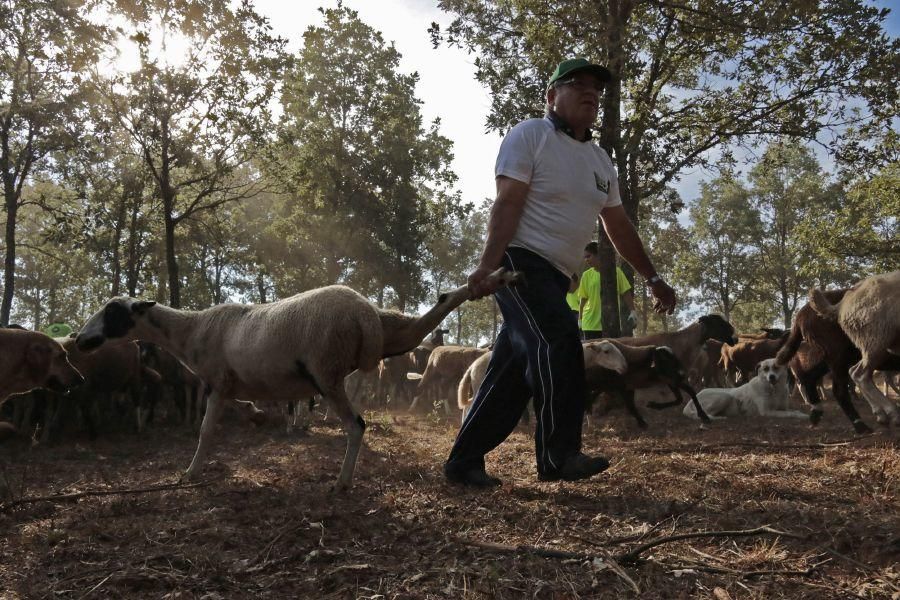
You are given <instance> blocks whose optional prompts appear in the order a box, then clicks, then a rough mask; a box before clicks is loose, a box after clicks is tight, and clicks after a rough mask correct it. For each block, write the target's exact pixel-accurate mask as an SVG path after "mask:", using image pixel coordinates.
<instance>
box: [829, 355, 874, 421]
mask: <svg viewBox="0 0 900 600" xmlns="http://www.w3.org/2000/svg"><path fill="white" fill-rule="evenodd" d="M831 392H832V394H834V398H835V400H837V403H838V405H840V407H841V410H843V411H844V414H845V415H847V418H848V419H850V422H851V423H852V424H853V429H854V430H856V433H872V429H871V428H870V427H869V426H868V425H866V424H865V423H864V422H863V420H862V418H860V416H859V413H858V412H856V407H855V406H853V402H851V400H850V377H849V375H848V373H847V371H846V370H842V369H840V368H837V369H831Z"/></svg>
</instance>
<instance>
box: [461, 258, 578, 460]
mask: <svg viewBox="0 0 900 600" xmlns="http://www.w3.org/2000/svg"><path fill="white" fill-rule="evenodd" d="M503 266H504V267H506V268H507V269H512V270H514V271H520V272H522V273H523V274H524V283H523V284H520V285H518V286H515V287H507V288H501V289H500V290H499V291H497V293H496V298H497V303H498V304H499V305H500V312H501V313H502V314H503V326H502V327H501V328H500V332H499V334H498V335H497V340H496V342H495V344H494V350H493V354H492V355H491V361H490V364H489V365H488V370H487V373H486V375H485V378H484V381H483V382H482V384H481V387H480V388H479V390H478V393H477V395H476V396H475V399H474V401H473V402H472V407H471V409H470V410H469V413H468V415H467V416H466V419H465V420H464V421H463V424H462V427H461V428H460V430H459V433H458V434H457V437H456V442H455V443H454V444H453V448H452V450H451V451H450V456H449V458H448V459H447V463H446V465H445V467H444V468H445V470H446V471H447V472H448V473H449V472H463V471H466V470H468V469H471V468H476V467H481V468H484V455H485V454H487V453H488V452H490V451H491V450H493V449H494V448H496V447H497V446H498V445H500V443H501V442H502V441H503V440H505V439H506V438H507V437H508V436H509V434H510V433H512V431H513V429H514V428H515V427H516V424H517V423H518V421H519V418H520V417H521V416H522V411H523V410H524V409H525V406H526V404H527V402H528V399H529V398H533V399H534V414H535V417H536V419H535V420H536V422H537V423H536V428H535V436H534V445H535V455H536V459H537V468H538V473H553V472H556V471H557V470H558V469H560V467H561V465H562V464H563V462H564V461H565V459H566V458H568V457H569V456H572V455H575V454H577V453H579V452H580V451H581V425H582V420H583V418H584V386H585V384H584V351H583V350H582V347H581V341H580V339H579V334H578V327H577V322H575V321H573V319H572V311H571V309H570V308H569V306H568V304H567V303H566V300H565V296H566V291H567V290H568V287H569V279H568V278H567V277H566V276H565V275H563V274H562V273H561V272H560V271H559V270H558V269H556V268H555V267H554V266H553V265H551V264H550V263H549V262H548V261H547V260H546V259H544V258H542V257H541V256H539V255H537V254H535V253H533V252H530V251H528V250H525V249H522V248H509V249H508V250H507V252H506V255H505V257H504V260H503Z"/></svg>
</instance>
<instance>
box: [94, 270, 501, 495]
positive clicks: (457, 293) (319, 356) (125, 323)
mask: <svg viewBox="0 0 900 600" xmlns="http://www.w3.org/2000/svg"><path fill="white" fill-rule="evenodd" d="M494 276H495V277H498V278H499V279H500V280H501V282H509V281H511V280H512V279H513V278H514V277H513V276H512V275H511V274H509V273H505V272H502V271H498V272H497V273H495V274H494ZM469 298H471V293H470V292H469V289H468V288H467V287H465V286H464V287H461V288H458V289H456V290H454V291H452V292H450V293H448V294H442V295H441V298H440V299H439V301H438V303H437V305H436V306H435V307H434V308H432V309H431V310H430V311H428V312H427V313H426V314H424V315H422V316H409V315H404V314H402V313H399V312H396V311H387V310H383V309H380V308H378V307H377V306H375V305H373V304H372V303H371V302H369V301H368V300H367V299H366V298H365V297H363V296H362V295H360V294H359V293H357V292H355V291H353V290H351V289H350V288H347V287H344V286H339V285H335V286H328V287H324V288H320V289H315V290H310V291H308V292H303V293H301V294H297V295H296V296H292V297H290V298H285V299H283V300H279V301H276V302H272V303H269V304H258V305H240V304H222V305H218V306H213V307H211V308H208V309H206V310H202V311H199V312H193V311H184V310H176V309H172V308H168V307H165V306H161V305H158V304H156V303H155V302H145V301H139V300H135V299H133V298H113V299H112V300H110V301H108V302H107V303H106V304H105V305H104V306H103V308H101V309H100V310H99V311H98V312H97V313H96V314H95V315H94V316H92V317H91V318H90V319H89V320H88V322H87V323H86V324H85V325H84V327H83V328H82V330H81V333H80V334H79V335H78V337H77V339H76V342H77V344H78V346H79V348H82V349H84V350H89V349H92V348H97V347H99V346H100V345H102V344H103V343H104V342H105V341H106V340H108V339H117V338H125V339H143V340H146V341H149V342H153V343H155V344H157V345H159V346H162V347H163V348H165V349H166V350H168V351H169V352H171V353H172V354H174V355H175V356H176V357H177V358H178V359H179V360H181V361H182V362H183V363H185V364H186V365H187V366H188V367H189V368H190V369H191V370H192V371H194V372H195V373H196V374H197V375H198V376H199V377H200V378H201V379H202V380H203V381H204V382H205V383H206V385H207V391H208V392H209V393H208V395H207V407H206V414H205V416H204V417H203V424H202V426H201V428H200V441H199V443H198V445H197V451H196V453H195V454H194V458H193V460H192V461H191V464H190V466H189V467H188V469H187V472H186V473H185V474H184V476H183V479H187V480H189V479H193V478H195V477H196V476H197V474H198V473H199V472H200V469H201V468H202V464H203V462H204V461H205V458H206V454H207V452H208V451H209V447H210V440H211V439H212V434H213V430H214V428H215V425H216V423H217V421H218V419H219V416H220V414H221V412H222V404H223V402H224V401H225V400H226V399H232V398H242V399H249V400H254V399H267V400H278V401H281V402H284V401H287V400H293V399H297V398H308V397H310V396H312V395H313V394H315V393H319V394H321V395H322V396H324V397H325V399H326V400H327V402H328V403H329V405H330V406H331V407H332V408H333V409H334V411H335V413H336V414H337V415H338V417H339V418H340V419H341V422H342V424H343V427H344V430H345V431H346V432H347V451H346V454H345V456H344V461H343V464H342V466H341V472H340V475H339V477H338V480H337V483H336V486H335V487H336V489H339V490H340V489H346V488H349V487H350V485H351V483H352V480H353V471H354V467H355V466H356V458H357V456H358V454H359V449H360V446H361V445H362V436H363V431H364V430H365V421H363V419H362V417H361V416H359V414H358V413H357V412H356V410H355V409H354V408H353V406H352V405H351V403H350V401H349V399H348V398H347V394H346V392H345V390H344V379H345V378H346V377H347V375H349V374H350V373H351V372H353V371H354V370H356V369H363V370H371V369H374V368H375V367H376V366H377V365H378V362H379V361H380V360H381V359H382V358H384V357H387V356H396V355H398V354H403V353H405V352H409V351H410V350H412V349H413V348H415V347H416V346H417V345H418V344H419V343H420V342H421V341H422V339H423V338H424V337H425V336H426V335H428V332H429V331H431V330H432V329H434V327H435V326H437V325H438V324H439V323H440V322H441V321H442V320H443V319H444V317H446V316H447V314H449V313H450V312H451V311H452V310H453V309H455V308H456V307H457V306H459V305H460V304H462V303H463V302H465V301H466V300H468V299H469Z"/></svg>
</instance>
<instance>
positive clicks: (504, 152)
mask: <svg viewBox="0 0 900 600" xmlns="http://www.w3.org/2000/svg"><path fill="white" fill-rule="evenodd" d="M494 175H495V176H496V177H499V176H501V175H503V176H506V177H510V178H512V179H515V180H517V181H521V182H523V183H527V184H529V185H530V187H529V189H528V195H527V196H526V197H525V208H524V210H523V212H522V218H521V220H520V221H519V228H518V229H517V230H516V233H515V235H514V236H513V238H512V241H511V242H510V244H509V245H510V246H518V247H520V248H526V249H528V250H531V251H532V252H535V253H536V254H539V255H540V256H542V257H544V258H546V259H547V260H548V261H550V262H551V263H552V264H553V265H554V266H555V267H556V268H557V269H559V270H560V271H562V272H563V273H564V274H565V276H566V277H571V276H572V273H577V272H580V271H581V269H580V268H579V267H580V266H581V257H582V255H583V253H584V247H585V245H587V243H588V242H589V241H591V239H592V238H593V237H594V232H595V231H596V227H597V215H598V214H599V213H600V211H601V210H603V209H604V208H605V207H607V206H616V205H618V204H622V200H621V198H620V197H619V180H618V178H617V176H616V170H615V168H614V167H613V164H612V161H611V160H610V158H609V155H608V154H607V153H606V151H605V150H603V149H602V148H600V146H598V145H597V144H594V143H592V142H579V141H577V140H575V139H573V138H571V137H570V136H568V135H567V134H565V133H563V132H562V131H561V130H557V129H556V128H555V127H554V126H553V123H552V122H551V121H550V119H547V118H544V119H528V120H527V121H523V122H521V123H519V124H518V125H516V126H515V127H513V128H512V129H511V130H510V131H509V133H507V134H506V137H505V138H503V143H502V144H501V145H500V152H499V153H498V155H497V164H496V167H495V168H494Z"/></svg>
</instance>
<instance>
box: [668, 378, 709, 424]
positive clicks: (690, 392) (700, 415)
mask: <svg viewBox="0 0 900 600" xmlns="http://www.w3.org/2000/svg"><path fill="white" fill-rule="evenodd" d="M670 387H671V389H672V392H673V393H674V394H675V397H676V398H678V403H679V404H681V402H682V398H681V393H680V392H679V391H678V389H679V388H681V389H683V390H684V391H685V392H687V393H688V396H690V397H691V402H693V404H694V408H696V409H697V418H698V419H700V420H701V421H703V422H704V423H709V422H710V418H709V415H707V414H706V411H704V410H703V405H701V404H700V400H699V399H698V398H697V393H696V392H695V391H694V389H693V388H692V387H691V386H689V385H686V384H684V383H680V384H678V386H677V387H675V386H670Z"/></svg>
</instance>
